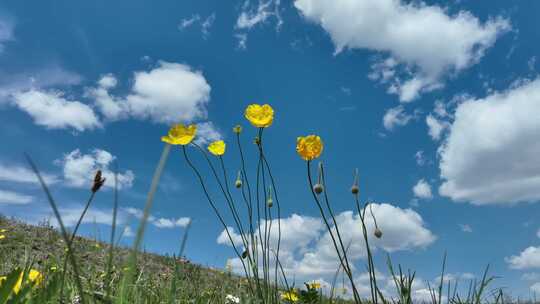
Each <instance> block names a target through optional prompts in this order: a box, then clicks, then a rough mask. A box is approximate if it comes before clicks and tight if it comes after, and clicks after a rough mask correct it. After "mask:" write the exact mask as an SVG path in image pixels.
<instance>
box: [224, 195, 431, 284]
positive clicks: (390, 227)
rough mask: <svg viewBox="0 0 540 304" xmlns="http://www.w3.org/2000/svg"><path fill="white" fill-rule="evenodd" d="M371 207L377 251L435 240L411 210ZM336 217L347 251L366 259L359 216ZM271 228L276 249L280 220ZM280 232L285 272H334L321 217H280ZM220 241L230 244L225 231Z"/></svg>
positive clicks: (355, 258) (419, 245) (373, 242)
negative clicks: (378, 233)
mask: <svg viewBox="0 0 540 304" xmlns="http://www.w3.org/2000/svg"><path fill="white" fill-rule="evenodd" d="M372 210H373V213H374V215H375V217H376V218H377V224H378V225H379V227H380V229H381V230H382V231H383V237H382V238H381V239H377V238H375V237H374V236H373V231H374V223H373V220H372V219H371V216H369V217H368V218H367V219H366V226H367V229H368V230H369V239H370V244H371V246H372V249H373V250H374V251H377V250H378V249H383V250H385V251H389V252H394V251H400V250H412V249H415V248H423V247H426V246H428V245H429V244H431V243H432V242H433V241H434V240H435V239H436V237H435V236H434V235H433V234H432V233H431V231H429V230H428V229H427V228H426V227H425V224H424V221H423V220H422V218H421V217H420V215H419V214H418V213H416V212H415V211H413V210H411V209H401V208H398V207H394V206H391V205H389V204H373V205H372ZM367 214H369V211H368V212H367ZM336 216H337V217H336V220H337V222H338V223H339V228H340V232H341V236H342V238H343V241H344V243H345V244H351V245H350V248H349V251H348V253H349V257H350V259H351V260H353V262H354V261H356V262H357V261H359V259H363V258H365V256H366V251H365V248H364V241H363V235H362V228H361V227H362V225H361V223H360V218H359V217H358V215H357V214H354V213H353V212H351V211H346V212H343V213H341V214H338V215H336ZM263 225H264V224H263ZM262 227H264V226H262ZM272 227H273V228H272V233H271V234H270V240H271V241H270V244H271V247H273V248H275V246H276V243H277V228H276V227H277V220H274V221H273V222H272ZM333 229H335V228H333ZM281 231H282V243H281V249H280V260H281V263H282V265H283V267H284V269H285V272H286V273H288V274H290V275H293V274H294V275H295V276H296V277H297V278H299V277H301V278H313V277H316V276H331V275H333V274H334V272H335V271H336V269H337V265H338V264H339V261H338V259H337V256H336V253H335V251H334V249H333V245H332V241H331V238H330V235H329V234H328V232H327V231H326V229H325V226H324V224H323V222H322V219H320V218H314V217H309V216H302V215H297V214H293V215H291V216H290V217H288V218H284V219H282V220H281ZM233 240H234V241H235V243H237V244H241V242H242V241H241V237H240V235H238V234H237V233H233ZM218 243H220V244H229V240H228V238H227V237H226V235H225V234H224V233H221V235H220V236H219V237H218ZM231 261H232V264H233V266H235V267H236V268H237V267H238V266H240V264H239V263H240V261H239V260H237V259H232V260H231Z"/></svg>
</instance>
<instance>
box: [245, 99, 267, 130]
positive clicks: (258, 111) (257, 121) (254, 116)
mask: <svg viewBox="0 0 540 304" xmlns="http://www.w3.org/2000/svg"><path fill="white" fill-rule="evenodd" d="M244 116H245V117H246V119H247V120H249V122H250V123H251V124H252V125H254V126H255V127H257V128H266V127H269V126H271V125H272V121H274V109H272V107H271V106H270V105H267V104H265V105H262V106H261V105H259V104H250V105H249V106H248V107H247V108H246V112H245V114H244Z"/></svg>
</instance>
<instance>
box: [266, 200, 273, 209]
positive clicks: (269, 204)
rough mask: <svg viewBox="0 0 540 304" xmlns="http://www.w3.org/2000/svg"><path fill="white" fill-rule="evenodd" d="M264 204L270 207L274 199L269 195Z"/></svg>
mask: <svg viewBox="0 0 540 304" xmlns="http://www.w3.org/2000/svg"><path fill="white" fill-rule="evenodd" d="M266 204H267V205H268V208H272V206H274V201H273V200H272V198H271V197H269V198H268V199H267V200H266Z"/></svg>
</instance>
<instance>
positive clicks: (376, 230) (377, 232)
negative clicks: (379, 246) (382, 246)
mask: <svg viewBox="0 0 540 304" xmlns="http://www.w3.org/2000/svg"><path fill="white" fill-rule="evenodd" d="M373 234H374V235H375V237H376V238H378V239H380V238H381V237H382V231H381V229H379V228H375V232H373Z"/></svg>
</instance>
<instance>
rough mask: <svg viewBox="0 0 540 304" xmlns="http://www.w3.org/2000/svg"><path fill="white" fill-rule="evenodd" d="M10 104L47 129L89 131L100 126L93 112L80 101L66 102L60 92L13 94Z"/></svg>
mask: <svg viewBox="0 0 540 304" xmlns="http://www.w3.org/2000/svg"><path fill="white" fill-rule="evenodd" d="M12 102H13V103H14V104H15V106H17V107H18V108H19V109H20V110H22V111H24V112H26V113H27V114H28V115H30V116H31V117H32V119H33V120H34V122H35V123H36V124H37V125H40V126H44V127H46V128H48V129H74V130H76V131H79V132H80V131H84V130H91V129H95V128H98V127H100V126H101V124H100V122H99V119H98V117H97V116H96V114H95V113H94V110H93V109H92V108H91V107H89V106H88V105H86V104H84V103H82V102H80V101H76V100H74V101H72V100H68V99H66V98H65V97H64V95H63V93H62V92H60V91H41V90H35V89H31V90H28V91H24V92H17V93H14V94H13V100H12Z"/></svg>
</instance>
